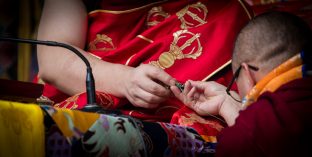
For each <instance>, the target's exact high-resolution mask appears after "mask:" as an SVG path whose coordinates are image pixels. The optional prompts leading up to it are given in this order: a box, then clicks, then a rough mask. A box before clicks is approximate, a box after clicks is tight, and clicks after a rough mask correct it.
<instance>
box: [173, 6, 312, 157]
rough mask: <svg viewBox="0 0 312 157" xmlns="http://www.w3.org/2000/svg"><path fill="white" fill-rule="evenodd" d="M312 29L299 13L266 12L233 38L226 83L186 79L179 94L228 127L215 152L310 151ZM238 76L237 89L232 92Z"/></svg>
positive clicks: (281, 153) (298, 153) (274, 153)
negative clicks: (232, 74) (229, 78)
mask: <svg viewBox="0 0 312 157" xmlns="http://www.w3.org/2000/svg"><path fill="white" fill-rule="evenodd" d="M311 47H312V33H311V29H310V27H309V26H308V25H307V24H306V23H305V22H304V21H303V20H302V19H300V18H299V17H297V16H295V15H292V14H289V13H285V12H268V13H264V14H261V15H259V16H257V17H255V18H254V19H253V20H251V21H250V22H249V23H248V24H247V25H246V26H245V27H244V28H243V29H242V30H241V31H240V33H239V35H238V37H237V40H236V42H235V47H234V52H233V58H232V69H233V71H234V77H233V80H232V82H231V83H230V85H229V86H228V87H224V86H222V85H220V84H217V83H216V82H200V81H191V80H189V81H187V82H186V83H185V88H184V90H183V92H180V91H179V89H178V88H177V87H174V86H172V87H171V90H172V91H173V93H174V94H175V96H176V97H177V98H178V99H180V100H181V101H182V102H184V104H185V105H187V106H188V107H190V108H191V109H193V110H195V111H196V112H197V113H198V114H200V115H220V116H222V117H223V118H224V119H225V121H226V122H227V124H228V125H229V127H228V128H226V129H224V130H223V131H222V132H221V135H220V136H219V137H218V146H217V152H216V156H240V157H242V156H248V157H250V156H311V151H310V148H312V144H311V141H312V138H311V133H312V121H311V119H312V77H311V72H312V68H311V67H312V54H311V53H312V51H311V50H312V48H311ZM235 81H236V84H237V87H238V91H239V94H238V93H236V92H235V91H231V87H232V85H233V84H234V82H235Z"/></svg>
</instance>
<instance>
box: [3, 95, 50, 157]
mask: <svg viewBox="0 0 312 157" xmlns="http://www.w3.org/2000/svg"><path fill="white" fill-rule="evenodd" d="M0 130H1V133H0V156H3V157H10V156H36V157H40V156H44V154H45V153H44V148H45V147H44V145H45V144H44V123H43V112H42V110H41V109H40V107H39V106H38V105H35V104H23V103H17V102H9V101H2V100H0Z"/></svg>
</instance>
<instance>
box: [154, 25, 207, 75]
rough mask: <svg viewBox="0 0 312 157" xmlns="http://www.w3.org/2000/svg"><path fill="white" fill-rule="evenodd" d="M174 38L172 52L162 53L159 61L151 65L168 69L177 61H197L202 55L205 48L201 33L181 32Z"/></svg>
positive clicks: (175, 34)
mask: <svg viewBox="0 0 312 157" xmlns="http://www.w3.org/2000/svg"><path fill="white" fill-rule="evenodd" d="M173 37H174V39H173V42H172V43H171V45H170V50H169V51H168V52H164V53H162V54H161V55H160V56H159V59H158V61H151V62H150V64H152V65H154V66H157V67H160V68H162V69H166V68H169V67H171V66H172V65H173V64H174V62H175V60H177V59H185V58H192V59H196V58H197V57H199V56H200V55H201V54H202V50H203V48H202V46H201V44H200V41H199V37H200V33H197V34H194V33H192V32H189V31H188V30H179V31H177V32H175V33H173ZM179 45H181V46H179Z"/></svg>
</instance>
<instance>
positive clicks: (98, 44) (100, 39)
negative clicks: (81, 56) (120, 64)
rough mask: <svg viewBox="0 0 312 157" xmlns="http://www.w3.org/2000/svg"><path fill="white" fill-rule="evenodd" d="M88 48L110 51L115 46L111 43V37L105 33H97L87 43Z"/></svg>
mask: <svg viewBox="0 0 312 157" xmlns="http://www.w3.org/2000/svg"><path fill="white" fill-rule="evenodd" d="M88 49H89V50H102V51H110V50H114V49H115V46H114V44H113V40H112V38H110V37H108V36H107V35H105V34H97V35H96V38H95V39H94V40H93V41H92V42H90V43H89V48H88Z"/></svg>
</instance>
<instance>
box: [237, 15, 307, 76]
mask: <svg viewBox="0 0 312 157" xmlns="http://www.w3.org/2000/svg"><path fill="white" fill-rule="evenodd" d="M311 36H312V35H311V29H310V27H309V26H308V25H307V24H306V23H305V22H304V21H303V20H302V19H300V18H299V17H297V16H295V15H292V14H290V13H285V12H268V13H264V14H261V15H259V16H257V17H255V18H254V19H252V20H251V21H250V22H249V23H248V24H247V25H246V26H245V27H244V28H243V29H242V30H241V32H240V33H239V35H238V37H237V40H236V42H235V47H234V52H233V62H232V67H233V70H236V69H237V68H238V66H239V65H240V64H241V63H243V62H245V63H252V65H255V66H257V67H259V68H260V70H261V71H262V72H263V73H268V72H270V71H271V70H272V69H274V68H275V67H277V66H278V65H280V64H281V63H283V62H285V61H286V60H287V59H289V58H291V57H292V56H294V55H295V54H297V53H299V52H300V51H301V50H303V49H305V50H311V46H312V44H311V39H312V37H311Z"/></svg>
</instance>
